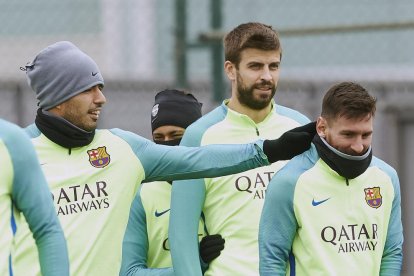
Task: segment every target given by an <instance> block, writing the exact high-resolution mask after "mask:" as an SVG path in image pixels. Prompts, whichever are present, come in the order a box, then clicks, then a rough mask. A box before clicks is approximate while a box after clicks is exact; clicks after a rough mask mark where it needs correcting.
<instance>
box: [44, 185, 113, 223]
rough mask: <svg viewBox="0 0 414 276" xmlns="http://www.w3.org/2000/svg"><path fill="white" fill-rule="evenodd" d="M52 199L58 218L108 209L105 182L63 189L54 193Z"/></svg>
mask: <svg viewBox="0 0 414 276" xmlns="http://www.w3.org/2000/svg"><path fill="white" fill-rule="evenodd" d="M52 197H53V201H54V202H55V203H56V204H57V215H58V216H59V215H63V216H64V215H70V214H76V213H81V212H87V211H91V210H98V209H106V208H109V198H108V192H107V190H106V182H105V181H98V182H95V183H94V184H82V185H74V186H68V187H63V188H60V189H59V190H57V191H54V194H53V193H52Z"/></svg>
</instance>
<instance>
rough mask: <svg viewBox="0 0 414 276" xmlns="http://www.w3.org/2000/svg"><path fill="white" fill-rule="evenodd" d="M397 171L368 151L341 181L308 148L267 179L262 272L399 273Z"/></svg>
mask: <svg viewBox="0 0 414 276" xmlns="http://www.w3.org/2000/svg"><path fill="white" fill-rule="evenodd" d="M400 203H401V196H400V186H399V180H398V176H397V173H396V172H395V170H394V169H393V168H391V167H390V166H389V165H387V164H386V163H385V162H383V161H381V160H380V159H378V158H375V157H373V158H372V161H371V164H370V165H369V167H368V169H367V170H366V171H365V172H364V173H363V174H361V175H359V176H358V177H356V178H354V179H348V180H347V179H345V178H344V177H342V176H340V175H339V174H338V173H337V172H335V171H334V170H332V169H331V168H330V167H329V166H328V165H327V164H326V163H325V162H324V161H323V160H322V159H321V158H320V157H319V155H318V152H317V150H316V148H315V146H312V147H311V149H310V150H308V151H306V152H305V153H303V154H302V155H299V156H297V157H295V158H294V159H292V160H291V161H290V162H289V163H288V164H287V165H286V166H285V167H284V168H283V169H282V170H280V171H279V172H278V173H277V174H276V175H275V177H273V179H272V181H271V183H270V184H269V188H268V190H267V196H266V200H265V204H264V207H263V213H262V218H261V221H260V234H259V246H260V274H261V275H312V276H313V275H338V276H341V275H344V276H345V275H352V276H366V275H370V276H371V275H395V276H397V275H400V269H401V264H402V243H403V233H402V224H401V208H400Z"/></svg>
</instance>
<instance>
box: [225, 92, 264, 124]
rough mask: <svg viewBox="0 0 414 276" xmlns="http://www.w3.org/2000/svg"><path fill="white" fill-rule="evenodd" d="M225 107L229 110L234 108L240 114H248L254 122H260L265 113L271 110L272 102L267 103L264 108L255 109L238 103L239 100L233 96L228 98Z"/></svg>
mask: <svg viewBox="0 0 414 276" xmlns="http://www.w3.org/2000/svg"><path fill="white" fill-rule="evenodd" d="M227 107H228V108H230V109H231V110H234V111H236V112H238V113H240V114H244V115H246V116H249V117H250V119H252V120H253V121H254V122H255V123H260V122H262V121H263V120H264V119H265V118H266V117H267V115H269V113H270V112H271V110H272V103H269V104H268V105H267V106H266V107H265V108H263V109H260V110H257V109H251V108H249V107H247V106H245V105H242V104H240V102H239V101H237V100H236V99H234V98H233V97H232V98H230V100H229V102H228V103H227Z"/></svg>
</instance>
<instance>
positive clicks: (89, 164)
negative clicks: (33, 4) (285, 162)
mask: <svg viewBox="0 0 414 276" xmlns="http://www.w3.org/2000/svg"><path fill="white" fill-rule="evenodd" d="M25 68H26V75H27V78H28V82H29V84H30V86H31V87H32V89H33V90H34V92H35V93H36V96H37V99H38V101H39V109H38V111H37V116H36V119H35V123H34V124H32V125H30V126H29V127H27V133H28V134H29V135H30V137H31V139H32V142H33V144H34V146H35V149H36V152H37V155H38V157H39V159H40V162H41V163H42V164H43V166H42V169H43V172H44V173H45V176H46V179H47V182H48V184H49V187H50V190H51V192H52V194H53V198H54V202H55V205H56V206H55V207H56V212H57V214H58V217H59V219H60V222H61V225H62V228H63V231H64V233H65V237H66V240H67V244H68V252H69V260H70V271H71V273H72V275H76V276H77V275H100V276H103V275H118V274H119V270H120V266H121V254H122V239H123V236H124V232H125V228H126V225H127V221H128V214H129V210H130V207H131V203H132V200H133V198H134V196H135V194H136V192H137V190H138V187H139V185H140V184H141V183H143V182H152V181H157V180H165V181H172V180H174V179H188V178H194V177H197V178H198V177H200V176H202V177H213V176H218V175H225V174H229V173H234V172H235V171H237V172H240V171H244V170H247V169H251V168H255V167H258V166H263V165H267V164H269V162H270V163H271V162H275V161H276V160H279V159H285V158H291V156H293V155H296V154H298V153H299V152H302V151H303V150H305V149H307V148H308V147H309V146H310V135H309V133H307V132H303V131H302V130H300V129H299V132H294V133H288V134H286V135H285V136H284V137H281V139H278V140H265V141H259V140H258V141H255V142H253V143H250V144H244V145H217V146H209V147H198V148H190V147H180V146H178V147H168V146H163V145H157V144H155V143H153V142H152V141H149V140H147V139H145V138H143V137H140V136H138V135H136V134H134V133H131V132H128V131H124V130H121V129H96V127H97V123H98V120H99V117H100V114H101V111H102V107H103V105H104V104H105V102H106V98H105V96H104V94H103V92H102V89H103V86H104V80H103V77H102V75H101V72H100V70H99V68H98V66H97V64H96V63H95V61H94V60H93V59H92V58H91V57H89V56H88V55H87V54H86V53H84V52H83V51H81V50H80V49H79V48H78V47H76V46H75V45H74V44H72V43H71V42H68V41H60V42H57V43H54V44H52V45H50V46H48V47H46V48H45V49H43V50H42V51H40V52H39V53H38V54H37V56H36V57H35V58H34V60H33V61H32V62H30V63H29V64H27V65H26V67H25ZM23 227H24V226H23V224H22V227H19V228H18V233H17V236H16V238H17V239H16V246H17V250H16V252H15V254H14V256H15V257H14V261H13V265H14V267H15V271H16V275H33V274H35V275H37V274H39V268H38V267H37V264H36V262H35V259H34V258H33V257H31V256H34V255H35V253H36V249H35V247H34V244H33V241H32V240H31V237H30V235H29V234H28V233H29V231H28V229H23ZM32 253H33V254H32Z"/></svg>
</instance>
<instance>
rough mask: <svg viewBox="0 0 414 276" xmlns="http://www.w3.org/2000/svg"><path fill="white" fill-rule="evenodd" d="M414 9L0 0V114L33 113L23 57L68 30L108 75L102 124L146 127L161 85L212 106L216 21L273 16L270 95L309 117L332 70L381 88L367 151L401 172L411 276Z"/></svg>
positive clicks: (220, 26)
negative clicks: (278, 57) (276, 44)
mask: <svg viewBox="0 0 414 276" xmlns="http://www.w3.org/2000/svg"><path fill="white" fill-rule="evenodd" d="M413 14H414V2H413V1H410V0H401V1H388V0H378V1H375V2H374V1H358V0H350V1H339V0H333V1H332V0H329V1H328V0H321V1H308V0H300V1H299V0H293V1H274V0H255V1H247V0H226V1H224V0H221V1H220V0H210V1H206V0H204V1H202V0H192V1H189V0H175V1H165V0H164V1H163V0H157V1H156V0H154V1H150V0H135V1H133V0H119V1H110V0H101V1H98V0H90V1H81V0H71V1H68V0H66V1H65V0H62V1H50V0H38V1H35V2H34V1H28V0H19V1H4V0H0V57H1V62H0V117H2V118H5V119H8V120H10V121H13V122H15V123H17V124H19V125H21V126H26V125H28V124H29V123H31V122H33V119H34V116H35V111H36V100H35V97H34V93H33V92H32V91H30V89H29V87H28V85H27V83H26V80H25V73H24V72H22V71H21V70H20V69H19V68H20V67H21V66H23V65H25V64H26V62H28V61H31V60H32V58H33V57H34V56H35V55H36V53H37V52H39V51H40V50H41V49H43V48H44V47H46V46H47V45H49V44H51V43H54V42H56V41H59V40H70V41H72V42H73V43H75V44H76V45H77V46H79V47H80V48H81V49H82V50H84V51H85V52H86V53H88V54H89V55H90V56H92V57H93V58H94V59H95V61H96V62H97V63H98V65H99V66H100V69H101V71H102V73H103V76H104V78H105V84H106V85H105V90H104V92H105V94H106V97H107V100H108V102H107V104H106V107H105V108H104V111H103V113H102V116H101V122H100V126H101V127H105V128H106V127H108V128H112V127H119V128H123V129H127V130H131V131H133V132H136V133H138V134H140V135H142V136H144V137H147V138H149V137H150V136H151V134H150V110H151V107H152V103H153V97H154V95H155V93H156V92H157V91H160V90H162V89H165V88H172V87H175V88H181V87H185V88H186V89H188V90H190V91H191V92H193V93H194V94H195V95H196V96H197V97H198V98H199V99H200V101H202V102H203V103H204V105H203V112H204V113H206V112H208V111H209V110H211V109H212V108H213V107H215V106H216V105H217V101H215V100H214V99H216V100H217V97H218V98H222V97H226V96H228V95H229V91H228V90H229V89H228V83H227V82H226V81H224V85H223V86H222V87H221V88H220V86H218V87H219V88H220V89H219V91H217V84H220V82H221V81H223V80H224V74H223V72H222V69H221V68H222V58H223V56H222V53H221V55H220V43H221V38H222V36H223V34H224V32H226V31H228V30H230V29H232V28H233V27H235V26H236V25H238V24H240V23H244V22H248V21H259V22H263V23H266V24H269V25H272V26H274V27H275V28H276V29H277V30H278V31H279V33H280V36H281V41H282V47H283V59H282V67H281V78H280V84H279V88H278V92H277V94H276V101H277V102H278V103H281V104H285V105H287V106H290V107H293V108H296V109H298V110H299V111H301V112H303V113H304V114H306V115H308V116H309V117H310V118H316V116H317V115H318V113H319V111H320V103H321V96H322V95H323V93H324V92H325V91H326V89H327V87H329V85H331V84H332V83H334V82H336V81H340V80H353V81H359V82H361V83H363V84H365V85H367V87H369V89H370V91H372V92H373V93H374V94H375V95H376V96H377V97H378V105H379V108H378V113H377V116H376V119H375V120H376V122H375V135H374V152H375V154H376V155H378V156H379V157H380V158H382V159H384V160H385V161H387V162H389V163H390V164H392V165H393V166H394V167H395V168H396V169H397V170H398V171H399V175H400V180H401V190H402V200H403V222H404V232H405V244H404V254H405V255H404V271H403V274H402V275H414V263H413V262H409V260H412V259H414V237H413V235H412V234H410V233H412V232H414V214H413V212H410V210H414V203H412V202H414V201H412V200H411V198H410V196H411V195H414V182H413V181H412V179H414V173H413V170H412V169H411V168H410V166H411V164H413V163H414V160H413V159H414V152H413V149H414V142H413V141H412V138H411V137H413V135H414V115H413V114H414V113H413V111H414V77H413V76H414V69H413V68H414V55H413V54H412V49H414V18H413V16H412V15H413ZM217 49H218V52H219V55H217ZM217 65H218V66H217ZM217 93H221V94H219V95H217Z"/></svg>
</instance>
